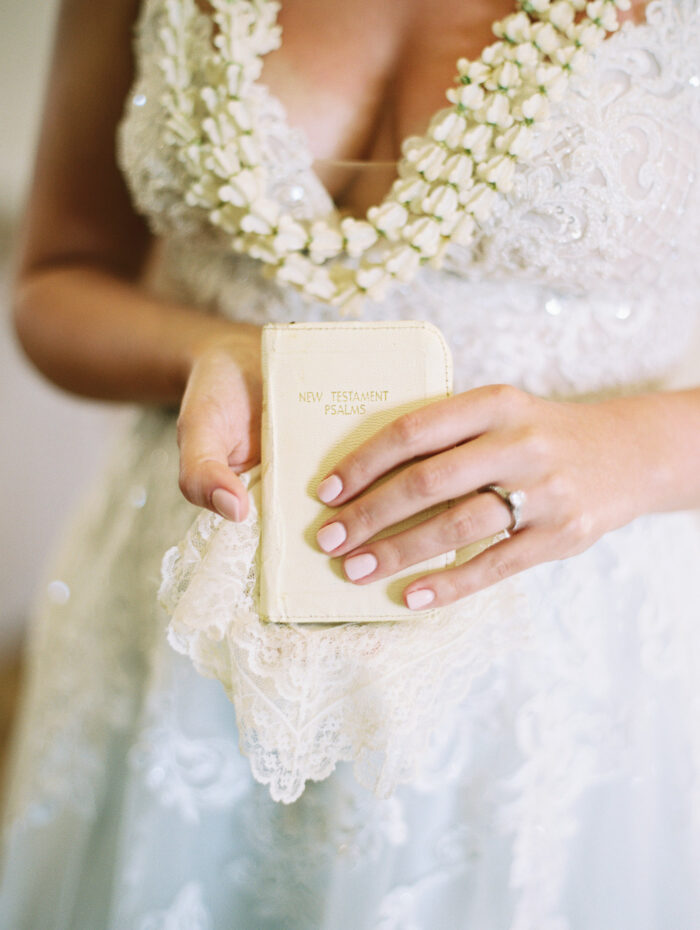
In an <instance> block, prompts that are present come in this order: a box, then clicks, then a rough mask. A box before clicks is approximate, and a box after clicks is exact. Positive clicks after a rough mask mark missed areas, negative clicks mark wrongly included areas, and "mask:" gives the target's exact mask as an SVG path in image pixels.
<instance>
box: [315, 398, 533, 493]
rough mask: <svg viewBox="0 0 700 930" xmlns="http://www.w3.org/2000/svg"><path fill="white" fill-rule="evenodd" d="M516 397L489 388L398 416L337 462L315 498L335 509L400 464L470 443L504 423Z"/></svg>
mask: <svg viewBox="0 0 700 930" xmlns="http://www.w3.org/2000/svg"><path fill="white" fill-rule="evenodd" d="M519 393H520V392H519V391H517V389H516V388H512V387H510V386H509V385H507V384H492V385H489V386H488V387H480V388H474V389H473V390H471V391H465V392H464V393H462V394H456V395H455V396H454V397H446V398H445V399H444V400H439V401H435V402H434V403H432V404H426V405H425V406H424V407H420V408H419V409H417V410H412V411H411V412H410V413H405V414H403V415H402V416H400V417H397V419H396V420H393V421H392V422H391V423H389V424H387V426H384V427H383V428H382V429H380V430H378V431H377V432H376V433H375V434H374V435H373V436H371V437H370V438H369V439H367V440H365V442H363V443H362V444H361V445H360V446H358V447H357V449H354V450H353V451H352V452H350V453H349V454H348V455H346V456H345V457H344V458H343V459H341V461H340V462H338V464H337V465H336V467H335V468H334V469H333V472H332V473H331V474H330V475H327V476H326V477H325V478H324V479H323V481H321V482H320V484H319V485H318V488H317V489H316V493H317V494H318V497H319V498H320V500H321V501H323V503H324V504H333V506H334V507H335V506H340V505H341V504H344V503H345V502H346V501H348V500H350V499H351V498H353V497H355V495H356V494H359V493H360V492H361V491H364V490H365V488H367V487H369V486H370V485H371V484H373V483H374V482H375V481H376V480H377V479H378V478H381V477H382V475H385V474H387V473H388V472H390V471H391V470H392V469H394V468H396V467H397V466H399V465H403V464H405V463H407V462H410V461H412V460H413V459H415V458H418V457H420V456H423V455H431V454H434V453H436V452H443V451H445V450H446V449H449V448H451V447H452V446H455V445H457V444H459V443H461V442H466V441H467V440H469V439H475V438H476V437H477V436H480V435H481V434H482V433H485V432H486V431H487V430H489V429H493V428H494V427H496V426H498V425H500V424H501V423H502V422H503V421H504V419H505V417H506V416H507V414H508V412H509V411H510V410H511V409H512V406H513V404H514V403H515V400H514V398H515V396H516V395H518V394H519Z"/></svg>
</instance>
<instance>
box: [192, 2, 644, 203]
mask: <svg viewBox="0 0 700 930" xmlns="http://www.w3.org/2000/svg"><path fill="white" fill-rule="evenodd" d="M198 2H199V4H200V6H202V7H203V8H206V6H207V3H206V0H198ZM643 3H644V0H635V6H634V9H633V10H632V11H631V12H630V13H629V14H622V15H620V19H621V20H624V19H625V18H630V17H632V18H635V19H639V18H640V15H641V16H642V17H643ZM515 10H516V2H515V0H282V4H281V9H280V12H279V16H278V22H279V23H280V25H281V26H282V30H283V32H282V45H281V47H280V48H279V49H277V50H275V51H273V52H271V53H270V54H269V55H267V56H266V57H265V59H264V61H263V71H262V76H261V80H262V82H263V83H264V84H266V85H267V86H268V87H269V88H270V91H271V92H272V93H273V94H274V95H275V96H276V97H277V98H278V99H279V100H280V101H281V102H282V103H283V104H284V107H285V109H286V111H287V117H288V121H289V123H290V124H291V125H292V126H294V127H299V128H301V129H302V130H303V131H304V133H305V135H306V137H307V139H308V141H309V146H310V149H311V152H312V155H313V156H314V158H315V159H320V160H321V161H320V162H317V163H316V164H315V170H316V173H317V174H318V176H319V178H320V179H321V181H322V182H323V184H324V185H325V187H326V188H327V190H328V191H329V193H330V194H331V196H332V197H333V198H334V200H335V201H336V204H337V205H338V206H340V207H341V208H343V209H344V210H346V211H347V212H349V213H354V214H356V215H361V214H363V213H364V212H365V210H366V208H367V207H368V206H369V205H370V204H372V203H377V202H378V201H380V200H381V198H382V197H383V195H384V194H385V193H386V191H387V190H388V188H389V186H390V184H391V182H392V180H393V178H394V177H395V168H394V167H393V165H392V164H391V163H393V162H396V160H397V159H398V158H399V156H400V151H401V142H402V141H403V139H405V138H406V137H407V136H409V135H413V134H416V133H422V132H424V131H425V129H426V127H427V125H428V122H429V120H430V117H431V116H432V115H433V113H435V112H436V111H437V110H439V109H441V108H443V107H445V106H448V105H449V104H448V102H447V100H446V99H445V91H446V90H447V88H448V87H450V86H452V84H453V82H454V77H455V74H456V62H457V59H458V58H460V57H467V58H470V59H473V58H478V56H479V55H480V54H481V51H482V50H483V48H484V47H485V46H486V45H489V44H490V43H491V42H493V41H495V36H494V35H493V32H492V25H493V23H494V22H495V21H496V20H498V19H501V18H502V17H504V16H507V15H508V14H509V13H512V12H515ZM324 159H332V160H362V161H371V162H380V163H381V162H383V163H389V164H386V166H385V167H384V168H383V169H378V170H377V169H375V170H357V169H356V168H355V169H354V170H351V169H344V170H341V169H339V168H338V167H333V166H329V165H324V164H323V162H322V160H324Z"/></svg>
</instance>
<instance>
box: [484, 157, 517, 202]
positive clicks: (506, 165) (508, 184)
mask: <svg viewBox="0 0 700 930" xmlns="http://www.w3.org/2000/svg"><path fill="white" fill-rule="evenodd" d="M477 174H478V176H479V177H480V178H481V179H482V181H486V182H487V183H488V184H491V185H493V187H495V188H496V190H499V191H501V193H504V194H507V193H508V191H509V190H510V189H511V188H512V187H513V176H514V174H515V162H514V161H513V159H512V158H510V157H509V156H508V155H496V156H495V157H494V158H491V159H489V161H487V162H484V163H483V164H481V165H479V167H478V169H477Z"/></svg>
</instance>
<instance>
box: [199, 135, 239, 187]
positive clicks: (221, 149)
mask: <svg viewBox="0 0 700 930" xmlns="http://www.w3.org/2000/svg"><path fill="white" fill-rule="evenodd" d="M206 168H207V170H208V171H212V172H213V173H215V174H218V175H219V177H220V178H226V179H228V178H230V177H232V176H233V175H234V174H238V172H239V171H240V170H241V162H240V159H239V158H238V147H237V146H236V144H235V143H232V142H229V144H228V145H224V146H220V145H215V146H212V148H211V153H210V155H209V156H208V157H207V159H206Z"/></svg>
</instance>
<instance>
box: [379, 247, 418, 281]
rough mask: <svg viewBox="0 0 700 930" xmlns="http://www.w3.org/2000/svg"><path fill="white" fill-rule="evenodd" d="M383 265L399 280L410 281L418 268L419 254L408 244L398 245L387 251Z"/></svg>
mask: <svg viewBox="0 0 700 930" xmlns="http://www.w3.org/2000/svg"><path fill="white" fill-rule="evenodd" d="M384 266H385V268H386V270H387V271H388V272H389V273H390V274H392V275H393V276H394V277H395V278H398V279H399V281H410V280H411V279H412V278H413V276H414V275H415V273H416V272H417V271H418V269H419V268H420V254H419V253H418V252H417V251H416V249H412V248H411V246H410V245H399V246H396V247H395V248H393V249H392V250H391V251H390V252H389V254H388V256H387V258H386V260H385V262H384Z"/></svg>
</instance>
